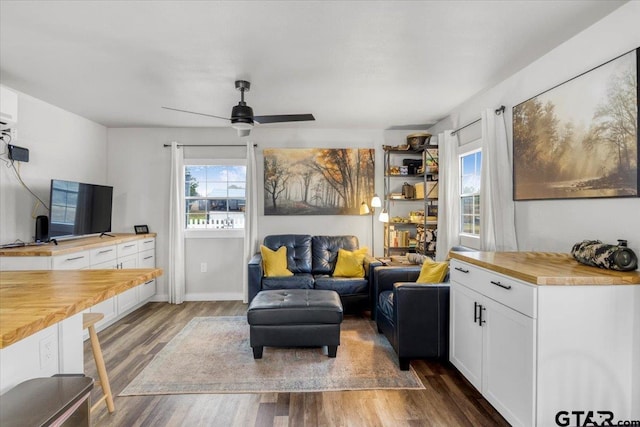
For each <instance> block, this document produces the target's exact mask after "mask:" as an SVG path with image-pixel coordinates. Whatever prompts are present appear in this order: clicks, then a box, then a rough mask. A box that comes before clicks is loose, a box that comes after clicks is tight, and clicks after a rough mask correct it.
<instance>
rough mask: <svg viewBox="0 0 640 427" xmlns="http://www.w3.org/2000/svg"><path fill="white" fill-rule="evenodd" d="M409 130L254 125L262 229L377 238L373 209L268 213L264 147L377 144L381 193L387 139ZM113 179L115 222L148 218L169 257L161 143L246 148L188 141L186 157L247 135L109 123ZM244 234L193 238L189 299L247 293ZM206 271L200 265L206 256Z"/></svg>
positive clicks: (127, 226) (216, 153)
mask: <svg viewBox="0 0 640 427" xmlns="http://www.w3.org/2000/svg"><path fill="white" fill-rule="evenodd" d="M409 133H411V131H380V130H375V131H374V130H317V129H303V128H297V129H296V128H292V129H269V128H268V127H267V126H264V127H259V128H256V129H254V130H253V131H252V133H251V141H253V142H255V143H257V144H258V147H257V148H256V157H257V166H258V177H259V180H258V182H259V184H258V191H259V195H258V202H259V203H258V212H259V217H258V229H259V230H258V234H259V235H258V237H259V239H260V240H262V239H263V238H264V236H266V235H269V234H281V233H299V234H353V235H356V236H358V238H359V240H360V244H361V245H367V246H371V217H370V216H366V217H361V216H358V215H352V216H264V215H262V213H263V212H264V205H263V197H264V193H263V189H262V187H261V184H260V183H261V182H262V178H261V177H262V176H263V161H264V159H263V156H262V150H264V149H265V148H318V147H326V148H344V147H347V148H374V149H375V150H376V191H377V192H378V194H380V195H382V193H383V178H382V145H383V144H390V145H397V144H401V143H403V142H405V140H406V139H405V138H406V135H407V134H409ZM108 140H109V144H108V145H109V148H108V164H109V167H108V180H109V183H110V184H111V185H113V186H114V230H116V231H131V230H132V227H133V225H135V224H148V225H149V229H150V230H151V231H154V232H157V233H158V239H157V242H158V243H157V246H156V256H157V260H158V262H157V265H158V266H159V267H161V268H165V269H166V268H167V265H168V262H167V261H168V258H167V257H168V242H167V236H168V233H169V226H168V187H169V173H170V169H169V160H170V155H169V149H167V148H163V144H165V143H170V142H171V141H178V142H179V143H181V144H239V145H241V148H225V149H222V148H195V149H194V148H186V149H185V158H232V157H240V158H244V157H245V154H246V150H245V149H244V144H245V142H244V140H241V139H239V138H238V137H237V136H236V133H235V131H234V130H232V129H230V128H153V129H150V128H136V129H132V128H120V129H109V131H108ZM375 227H376V230H375V240H376V253H377V254H380V253H382V252H381V251H382V232H383V228H382V223H380V222H378V221H377V220H376V223H375ZM242 251H243V249H242V239H237V238H236V239H216V238H204V239H203V238H193V239H187V242H186V245H185V253H186V257H187V263H186V282H187V283H186V288H187V289H186V293H187V299H191V300H202V299H241V298H242V274H243V270H244V269H245V268H246V263H245V262H244V260H243V257H242ZM203 262H204V263H207V272H206V273H201V272H200V265H201V263H203ZM158 285H159V286H158V295H157V299H166V294H167V288H166V278H164V277H163V278H161V280H159V281H158Z"/></svg>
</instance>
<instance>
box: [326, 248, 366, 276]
mask: <svg viewBox="0 0 640 427" xmlns="http://www.w3.org/2000/svg"><path fill="white" fill-rule="evenodd" d="M368 252H369V248H367V247H366V246H364V247H362V248H360V249H356V250H355V251H353V252H351V251H347V250H345V249H338V261H337V262H336V268H335V269H334V270H333V275H334V276H335V277H364V265H363V264H364V257H365V256H366V255H367V253H368Z"/></svg>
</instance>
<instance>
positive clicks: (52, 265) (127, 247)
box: [0, 235, 156, 338]
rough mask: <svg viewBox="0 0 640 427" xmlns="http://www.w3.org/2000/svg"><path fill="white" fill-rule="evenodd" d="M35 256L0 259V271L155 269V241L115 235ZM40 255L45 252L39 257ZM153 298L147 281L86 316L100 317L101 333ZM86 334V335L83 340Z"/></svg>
mask: <svg viewBox="0 0 640 427" xmlns="http://www.w3.org/2000/svg"><path fill="white" fill-rule="evenodd" d="M34 251H35V252H38V255H34V256H11V255H3V256H1V257H0V268H1V269H2V270H80V269H93V270H102V269H127V268H154V267H155V266H156V260H155V238H154V237H153V236H133V235H116V238H114V239H112V240H108V241H107V240H104V239H102V238H98V237H89V238H86V239H77V240H74V241H65V242H64V243H62V242H61V243H60V245H59V246H42V247H38V248H37V249H34ZM39 251H48V252H44V253H42V254H40V253H39ZM155 294H156V282H155V280H150V281H148V282H146V283H144V284H142V285H140V286H137V287H135V288H132V289H129V290H127V291H125V292H123V293H121V294H119V295H116V296H115V297H113V298H110V299H108V300H105V301H103V302H100V303H98V304H96V305H94V306H93V307H91V308H90V309H88V310H86V311H87V312H93V313H102V314H104V318H103V319H102V320H101V321H100V322H98V323H97V324H96V329H97V330H98V331H99V330H102V329H104V328H105V327H107V326H109V325H110V324H112V323H114V322H115V321H116V320H119V319H121V318H122V317H124V316H125V315H126V314H128V313H130V312H131V311H133V310H134V309H135V308H137V307H139V306H141V305H142V304H144V303H146V302H147V301H148V300H149V299H151V298H152V297H153V296H154V295H155ZM87 337H88V334H87V333H85V338H87Z"/></svg>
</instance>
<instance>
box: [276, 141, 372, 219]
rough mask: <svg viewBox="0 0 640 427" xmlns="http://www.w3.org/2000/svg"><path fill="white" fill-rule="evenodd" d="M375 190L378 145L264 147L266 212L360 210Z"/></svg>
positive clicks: (355, 212) (347, 212)
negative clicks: (369, 146)
mask: <svg viewBox="0 0 640 427" xmlns="http://www.w3.org/2000/svg"><path fill="white" fill-rule="evenodd" d="M373 193H374V150H372V149H351V148H327V149H320V148H314V149H265V150H264V213H265V215H358V214H359V209H360V203H361V202H362V201H363V200H370V199H371V197H372V196H373Z"/></svg>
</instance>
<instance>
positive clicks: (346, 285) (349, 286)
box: [314, 274, 369, 295]
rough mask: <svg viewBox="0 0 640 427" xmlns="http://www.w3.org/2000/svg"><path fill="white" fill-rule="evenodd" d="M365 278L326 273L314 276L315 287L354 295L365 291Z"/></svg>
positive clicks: (367, 285) (366, 283) (366, 284)
mask: <svg viewBox="0 0 640 427" xmlns="http://www.w3.org/2000/svg"><path fill="white" fill-rule="evenodd" d="M368 283H369V282H368V281H367V279H364V278H359V277H332V276H328V275H324V274H322V275H316V276H315V286H314V287H315V289H326V290H331V291H336V292H337V293H338V294H340V295H355V294H363V293H366V292H367V289H368V287H369V284H368Z"/></svg>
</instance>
